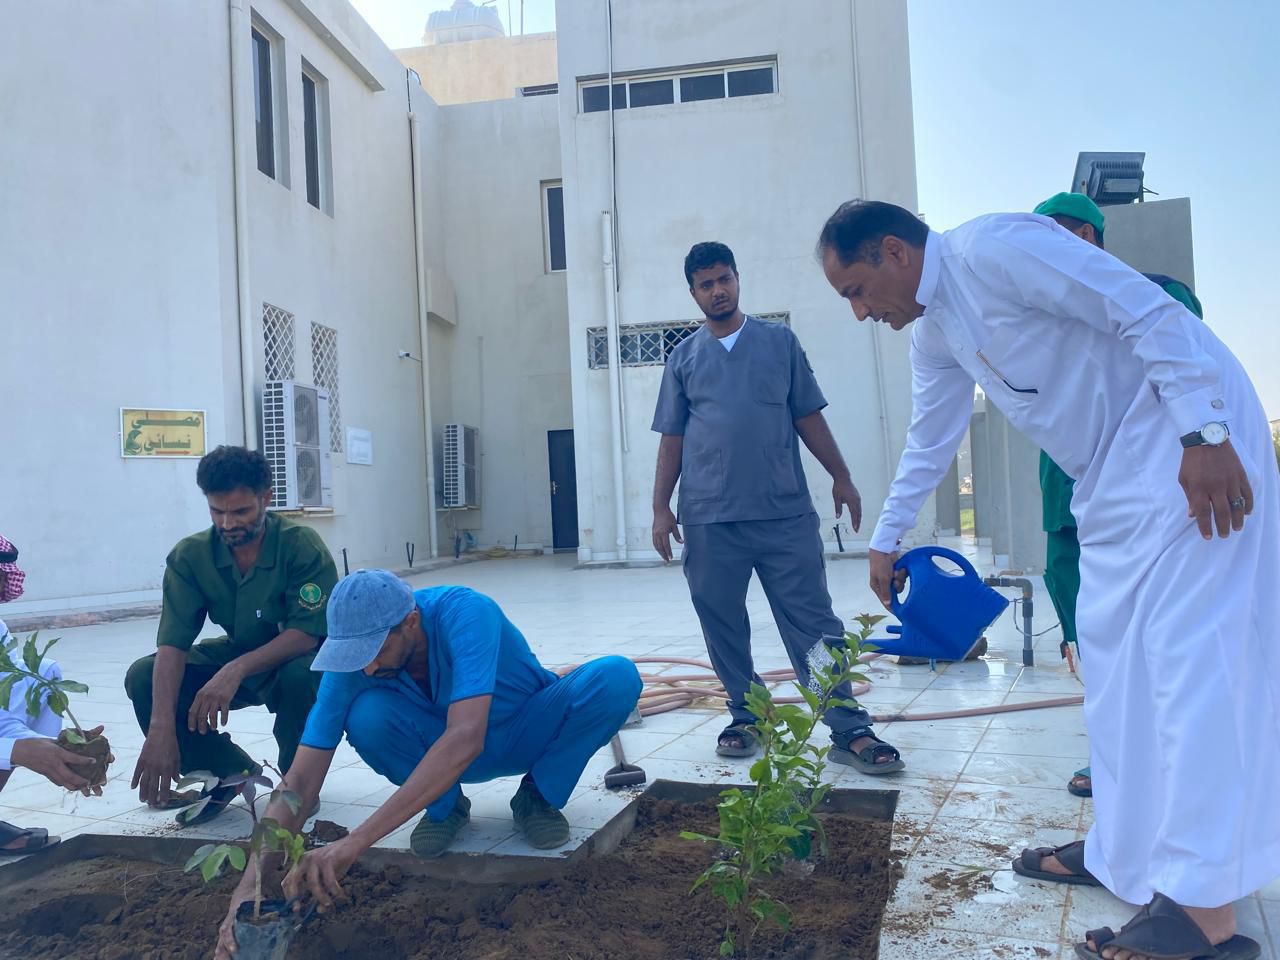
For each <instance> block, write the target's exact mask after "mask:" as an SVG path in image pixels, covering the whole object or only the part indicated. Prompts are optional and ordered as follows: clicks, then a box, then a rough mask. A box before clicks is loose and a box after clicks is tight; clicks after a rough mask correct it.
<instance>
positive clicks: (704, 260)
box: [653, 243, 904, 775]
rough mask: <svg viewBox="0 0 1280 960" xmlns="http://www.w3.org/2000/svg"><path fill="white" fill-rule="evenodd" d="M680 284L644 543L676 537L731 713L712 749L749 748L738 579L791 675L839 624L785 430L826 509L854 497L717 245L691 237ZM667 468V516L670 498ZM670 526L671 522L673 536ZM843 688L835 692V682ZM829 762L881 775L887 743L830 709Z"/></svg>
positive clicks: (801, 389) (804, 395) (892, 762)
mask: <svg viewBox="0 0 1280 960" xmlns="http://www.w3.org/2000/svg"><path fill="white" fill-rule="evenodd" d="M684 273H685V279H686V280H687V281H688V283H689V292H690V293H691V294H692V295H693V299H694V300H695V301H696V302H697V304H698V306H699V307H700V308H701V309H702V312H703V313H704V314H706V317H707V322H706V323H705V324H704V325H703V327H702V329H700V330H699V331H698V332H697V333H695V334H693V335H692V336H690V337H689V338H687V339H686V340H685V341H684V342H683V343H681V344H680V345H679V346H677V347H676V348H675V350H674V351H672V353H671V357H670V358H669V359H668V360H667V367H666V371H665V372H664V374H663V378H662V389H661V391H660V392H659V394H658V408H657V411H656V412H655V414H654V418H653V429H654V430H655V431H656V432H658V433H661V434H662V440H661V441H660V443H659V446H658V473H657V479H656V480H655V482H654V490H653V545H654V547H655V549H657V551H658V553H659V555H660V556H661V557H662V558H663V559H664V560H667V561H669V560H670V559H671V556H672V553H671V549H672V548H671V537H673V536H674V537H675V539H676V541H677V542H679V543H683V544H684V558H683V559H684V572H685V577H686V579H687V580H688V581H689V592H690V594H691V595H692V598H693V606H694V609H695V610H696V611H697V613H698V619H699V621H700V622H701V623H702V633H703V636H704V637H705V638H706V642H707V652H708V653H709V654H710V656H711V662H712V664H713V665H714V666H715V671H716V676H718V677H719V678H720V682H721V683H722V684H723V685H724V688H725V689H726V690H727V691H728V692H729V696H730V698H731V699H730V701H729V713H730V715H731V718H732V722H731V723H730V725H729V726H728V727H726V728H725V729H724V730H723V731H722V732H721V733H720V736H719V738H718V740H717V743H716V753H718V754H719V755H721V756H728V757H747V756H752V755H753V754H754V753H755V752H756V750H757V749H758V745H757V744H756V742H755V740H754V738H752V736H751V734H750V732H749V731H748V729H747V727H748V726H749V725H750V724H751V723H753V722H754V721H755V717H753V716H752V715H751V712H750V711H749V710H748V709H747V706H746V702H745V697H746V693H747V690H748V688H749V687H750V685H751V683H752V682H753V681H755V682H759V677H757V676H756V674H755V670H754V669H753V667H752V663H751V622H750V620H749V619H748V617H747V586H748V585H749V583H750V580H751V571H752V570H754V571H755V572H756V575H757V576H759V578H760V583H761V585H762V586H763V587H764V591H765V595H766V596H767V597H768V598H769V606H770V607H771V608H772V610H773V616H774V620H775V621H776V622H777V625H778V632H779V633H781V634H782V641H783V643H784V644H785V646H786V649H787V655H788V657H790V659H791V663H792V665H793V666H794V667H795V670H796V674H797V676H798V677H799V679H800V682H801V683H806V682H807V681H808V677H809V668H808V664H807V663H806V661H805V655H806V654H807V653H808V651H809V650H810V649H812V648H813V646H814V644H816V643H817V642H818V641H819V640H820V639H822V638H823V637H840V636H843V634H844V627H843V625H842V624H841V622H840V618H839V617H837V616H836V615H835V613H834V612H833V611H832V609H831V595H830V594H829V593H828V592H827V575H826V567H825V562H824V560H823V556H822V537H821V535H820V534H819V532H818V515H817V513H816V512H814V509H813V501H812V500H811V499H810V497H809V489H808V486H807V485H806V483H805V476H804V470H803V468H802V467H801V465H800V444H799V443H798V442H797V440H796V437H797V434H798V435H799V438H800V439H801V440H803V441H804V444H805V446H807V447H808V448H809V450H810V452H811V453H813V455H814V456H815V457H817V458H818V461H819V462H820V463H821V464H822V465H823V467H825V468H826V470H827V472H828V473H829V474H831V478H832V480H833V481H834V486H833V488H832V496H833V497H834V499H835V506H836V516H837V517H839V516H841V513H842V510H843V509H844V508H845V507H847V508H848V510H849V520H850V523H851V524H852V525H853V529H854V530H857V529H858V527H859V526H860V524H861V522H862V502H861V498H860V497H859V495H858V490H857V488H856V487H855V486H854V485H853V481H852V480H851V479H850V476H849V468H848V467H847V466H845V462H844V458H843V457H841V456H840V450H839V448H838V447H837V446H836V442H835V439H834V438H833V437H832V436H831V430H830V428H829V427H828V426H827V422H826V419H825V418H824V417H823V416H822V408H823V407H825V406H826V405H827V401H826V400H825V399H824V398H823V396H822V391H821V390H819V389H818V383H817V381H816V380H815V379H814V376H813V370H812V369H811V368H810V367H809V361H808V358H806V357H805V354H804V351H803V350H802V349H801V348H800V343H799V341H798V340H797V339H796V337H795V334H793V333H792V332H791V330H790V329H789V328H788V327H786V326H784V325H783V324H775V323H766V322H763V321H760V320H757V319H755V318H753V317H746V316H744V315H743V313H742V311H741V310H739V309H738V269H737V265H736V264H735V262H734V259H733V253H732V251H730V250H729V248H728V247H726V246H725V245H724V244H722V243H699V244H696V245H695V246H694V247H693V249H692V250H690V251H689V255H688V256H687V257H686V258H685V263H684ZM677 478H680V503H679V510H680V517H679V520H678V521H677V519H676V517H675V515H674V514H672V512H671V494H672V492H673V491H674V490H675V485H676V479H677ZM677 522H678V523H679V524H681V525H683V527H684V536H683V538H682V537H681V534H680V529H679V527H677ZM845 696H848V692H847V691H846V693H845ZM823 719H824V721H825V722H826V723H827V725H828V726H830V727H831V731H832V732H831V739H832V743H833V746H832V749H831V753H830V758H831V759H832V760H834V761H836V762H837V763H844V764H847V765H849V766H852V767H855V768H857V769H859V770H861V771H863V772H864V773H870V774H877V775H878V774H885V773H894V772H896V771H898V770H901V769H902V768H903V766H904V764H903V762H902V759H901V757H900V756H899V754H898V751H897V750H895V749H894V748H893V747H891V746H890V745H889V744H887V743H884V742H883V741H881V740H880V739H879V738H877V737H876V736H875V735H874V734H873V733H872V732H871V718H870V716H869V715H868V714H867V712H866V711H865V710H861V709H857V710H853V709H849V708H847V707H836V708H833V709H831V710H828V711H827V714H826V716H825V717H824V718H823Z"/></svg>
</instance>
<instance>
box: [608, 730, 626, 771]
mask: <svg viewBox="0 0 1280 960" xmlns="http://www.w3.org/2000/svg"><path fill="white" fill-rule="evenodd" d="M609 742H610V745H611V746H612V747H613V759H614V760H616V761H617V762H618V763H620V764H621V763H626V762H627V757H626V754H624V753H623V752H622V738H621V737H619V736H618V735H617V734H616V733H615V734H614V735H613V739H612V740H611V741H609Z"/></svg>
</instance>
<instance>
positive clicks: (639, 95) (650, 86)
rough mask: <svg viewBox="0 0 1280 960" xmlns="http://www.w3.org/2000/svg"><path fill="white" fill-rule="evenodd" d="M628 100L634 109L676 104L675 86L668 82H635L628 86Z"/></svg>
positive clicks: (667, 80) (668, 80)
mask: <svg viewBox="0 0 1280 960" xmlns="http://www.w3.org/2000/svg"><path fill="white" fill-rule="evenodd" d="M628 87H629V88H630V89H629V90H628V91H627V98H628V100H629V101H630V102H631V106H633V107H656V106H660V105H662V104H664V103H675V101H676V96H675V91H674V85H673V84H672V82H671V80H670V79H666V80H633V81H632V82H631V83H630V84H628Z"/></svg>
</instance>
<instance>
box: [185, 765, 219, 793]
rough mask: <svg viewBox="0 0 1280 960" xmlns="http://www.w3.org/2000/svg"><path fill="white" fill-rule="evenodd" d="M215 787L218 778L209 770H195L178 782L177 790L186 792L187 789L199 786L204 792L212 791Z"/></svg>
mask: <svg viewBox="0 0 1280 960" xmlns="http://www.w3.org/2000/svg"><path fill="white" fill-rule="evenodd" d="M217 785H218V777H217V775H216V774H214V773H212V772H211V771H209V770H196V771H194V772H193V773H188V774H187V775H186V776H185V777H183V778H182V779H181V780H179V781H178V785H177V789H178V790H186V789H187V788H188V787H195V786H199V787H201V788H203V789H205V790H212V789H213V788H214V787H216V786H217Z"/></svg>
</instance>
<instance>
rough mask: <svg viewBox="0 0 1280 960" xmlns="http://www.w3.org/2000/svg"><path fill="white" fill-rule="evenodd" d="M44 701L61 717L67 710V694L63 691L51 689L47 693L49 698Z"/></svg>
mask: <svg viewBox="0 0 1280 960" xmlns="http://www.w3.org/2000/svg"><path fill="white" fill-rule="evenodd" d="M46 703H47V705H48V707H49V709H50V710H52V711H53V712H54V714H56V715H57V716H59V717H61V716H62V715H63V714H65V713H66V712H67V704H68V700H67V695H66V694H65V693H63V692H62V691H61V690H54V691H52V692H51V693H50V694H49V699H48V700H47V701H46Z"/></svg>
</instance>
